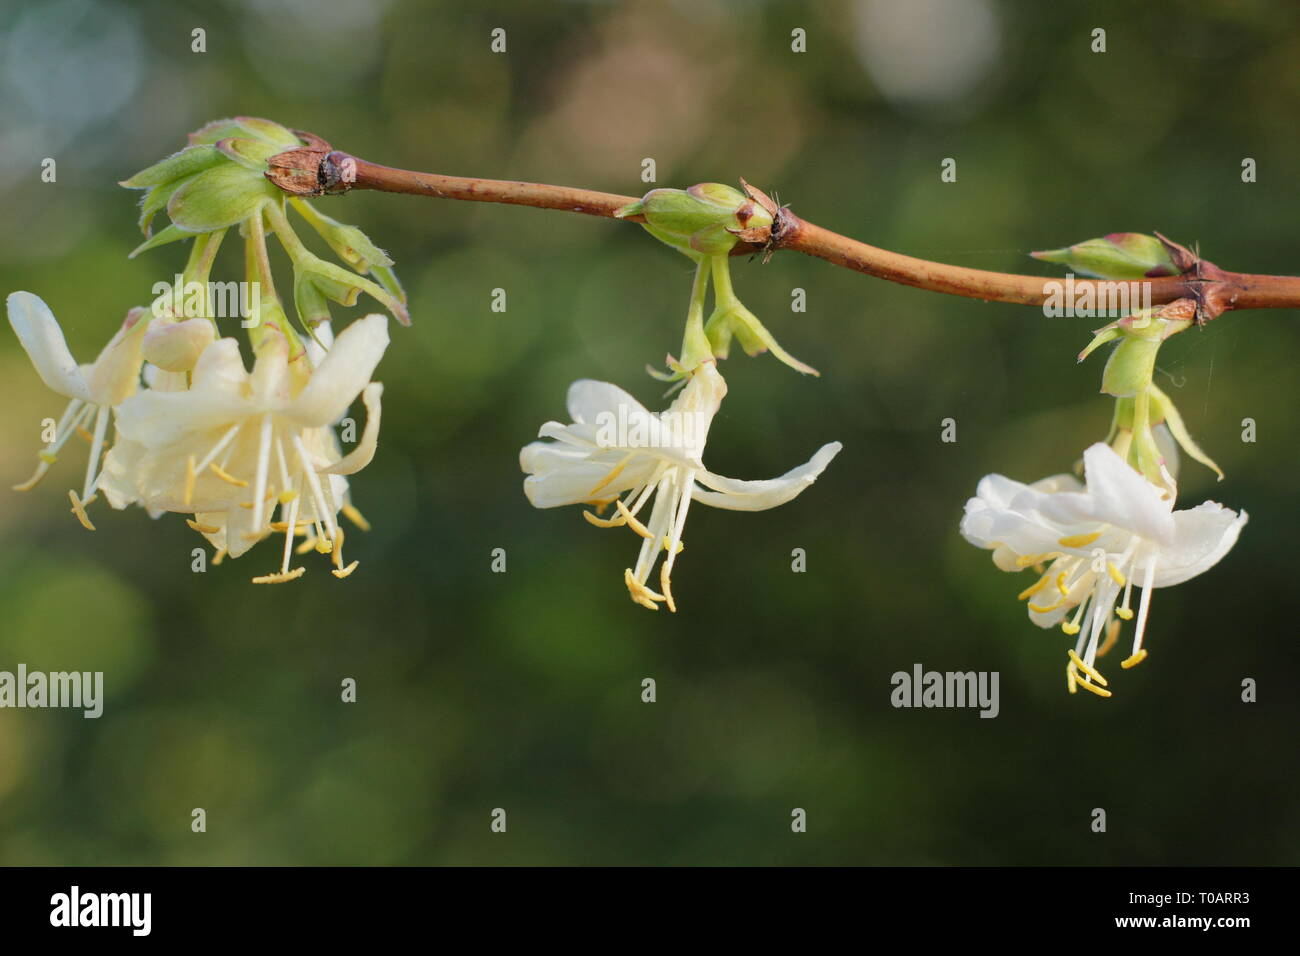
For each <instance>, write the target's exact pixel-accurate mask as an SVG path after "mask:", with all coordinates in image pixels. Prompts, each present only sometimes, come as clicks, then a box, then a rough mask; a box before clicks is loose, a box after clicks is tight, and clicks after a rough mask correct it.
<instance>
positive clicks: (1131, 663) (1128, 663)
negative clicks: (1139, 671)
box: [1119, 647, 1147, 670]
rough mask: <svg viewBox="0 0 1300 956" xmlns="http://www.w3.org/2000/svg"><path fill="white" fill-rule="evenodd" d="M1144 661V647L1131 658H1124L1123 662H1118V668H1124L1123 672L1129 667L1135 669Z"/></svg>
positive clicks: (1145, 655)
mask: <svg viewBox="0 0 1300 956" xmlns="http://www.w3.org/2000/svg"><path fill="white" fill-rule="evenodd" d="M1146 659H1147V649H1146V648H1145V647H1144V648H1142V649H1141V650H1140V651H1138V652H1137V653H1136V654H1134V655H1133V656H1132V657H1126V658H1124V660H1122V661H1120V662H1119V666H1120V667H1122V668H1124V670H1128V669H1129V668H1130V667H1137V666H1138V665H1139V664H1141V663H1142V662H1143V661H1144V660H1146Z"/></svg>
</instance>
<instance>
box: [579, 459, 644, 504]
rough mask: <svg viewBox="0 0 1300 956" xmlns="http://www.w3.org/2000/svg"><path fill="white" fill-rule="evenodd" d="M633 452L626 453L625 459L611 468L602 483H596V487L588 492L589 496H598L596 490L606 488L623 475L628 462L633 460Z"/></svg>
mask: <svg viewBox="0 0 1300 956" xmlns="http://www.w3.org/2000/svg"><path fill="white" fill-rule="evenodd" d="M633 454H634V452H628V453H627V454H626V455H624V456H623V459H622V460H621V461H620V462H619V463H618V464H617V465H615V466H614V467H613V468H611V469H610V470H609V474H607V475H606V476H605V477H604V478H602V479H601V480H600V484H598V485H596V487H595V488H592V489H591V491H589V492H587V497H588V498H594V497H595V496H596V492H598V491H600V489H601V488H604V487H605V486H606V485H608V484H609V483H610V482H611V481H613V480H614V479H615V478H617V477H618V476H619V475H621V474H622V473H623V469H624V468H626V467H627V463H628V462H629V461H631V460H632V455H633Z"/></svg>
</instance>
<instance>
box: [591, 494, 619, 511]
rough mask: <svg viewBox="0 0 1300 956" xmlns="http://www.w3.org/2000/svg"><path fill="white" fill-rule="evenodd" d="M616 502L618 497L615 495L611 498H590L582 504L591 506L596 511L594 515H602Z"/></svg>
mask: <svg viewBox="0 0 1300 956" xmlns="http://www.w3.org/2000/svg"><path fill="white" fill-rule="evenodd" d="M617 500H618V495H615V496H614V497H613V498H590V499H588V500H587V501H584V502H583V504H584V505H591V506H592V507H593V508H595V509H596V514H598V515H603V514H604V513H605V511H606V510H607V509H608V508H609V506H610V505H612V504H613V503H614V502H615V501H617Z"/></svg>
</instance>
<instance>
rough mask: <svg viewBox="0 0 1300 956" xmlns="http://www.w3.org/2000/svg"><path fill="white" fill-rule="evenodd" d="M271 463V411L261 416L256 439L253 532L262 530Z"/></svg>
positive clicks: (256, 532)
mask: <svg viewBox="0 0 1300 956" xmlns="http://www.w3.org/2000/svg"><path fill="white" fill-rule="evenodd" d="M270 463H271V413H270V412H267V413H266V414H264V415H263V416H262V430H261V433H260V434H259V435H258V440H257V478H256V480H255V481H254V482H253V533H254V534H258V533H260V532H261V530H262V517H263V509H264V506H265V501H264V500H263V499H264V498H265V497H266V472H267V468H268V467H269V465H270Z"/></svg>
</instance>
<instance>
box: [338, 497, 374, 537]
mask: <svg viewBox="0 0 1300 956" xmlns="http://www.w3.org/2000/svg"><path fill="white" fill-rule="evenodd" d="M342 511H343V515H344V517H346V518H347V519H348V520H349V521H351V522H352V523H353V524H354V525H356V526H357V527H358V528H360V529H361V530H362V531H369V530H370V522H369V521H367V520H366V519H365V517H364V516H363V515H362V514H361V512H360V511H358V510H357V509H356V508H354V507H353V506H352V502H350V501H345V502H344V503H343V508H342Z"/></svg>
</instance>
